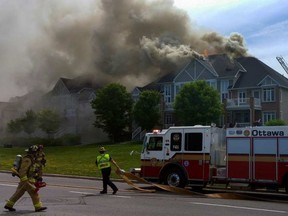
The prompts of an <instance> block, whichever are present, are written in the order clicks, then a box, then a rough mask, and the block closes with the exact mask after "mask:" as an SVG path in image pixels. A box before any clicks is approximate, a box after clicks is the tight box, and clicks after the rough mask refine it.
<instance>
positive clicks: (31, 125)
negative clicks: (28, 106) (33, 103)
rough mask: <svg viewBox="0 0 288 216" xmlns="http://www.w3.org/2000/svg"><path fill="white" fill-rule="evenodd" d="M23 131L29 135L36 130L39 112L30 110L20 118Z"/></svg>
mask: <svg viewBox="0 0 288 216" xmlns="http://www.w3.org/2000/svg"><path fill="white" fill-rule="evenodd" d="M20 121H21V124H22V127H23V131H24V132H25V133H27V134H28V135H29V136H30V135H31V134H32V133H34V132H35V130H36V129H37V126H38V119H37V114H36V113H35V112H34V111H33V110H28V111H26V113H25V116H24V117H23V118H21V119H20Z"/></svg>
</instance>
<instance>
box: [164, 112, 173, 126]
mask: <svg viewBox="0 0 288 216" xmlns="http://www.w3.org/2000/svg"><path fill="white" fill-rule="evenodd" d="M164 124H168V125H171V124H173V118H172V115H171V114H166V115H165V120H164Z"/></svg>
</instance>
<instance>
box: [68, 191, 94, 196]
mask: <svg viewBox="0 0 288 216" xmlns="http://www.w3.org/2000/svg"><path fill="white" fill-rule="evenodd" d="M69 192H70V193H77V194H85V195H94V194H93V193H87V192H82V191H69Z"/></svg>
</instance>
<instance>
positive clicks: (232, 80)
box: [132, 54, 288, 130]
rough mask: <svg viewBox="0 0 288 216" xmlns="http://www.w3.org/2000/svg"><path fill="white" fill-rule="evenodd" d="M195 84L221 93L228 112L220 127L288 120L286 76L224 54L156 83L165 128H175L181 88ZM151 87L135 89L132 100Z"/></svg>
mask: <svg viewBox="0 0 288 216" xmlns="http://www.w3.org/2000/svg"><path fill="white" fill-rule="evenodd" d="M196 80H205V81H206V82H207V83H208V84H209V85H210V86H212V87H213V88H215V89H217V90H218V91H219V94H220V100H221V102H222V103H223V107H224V110H225V114H224V115H223V117H222V118H221V119H220V120H219V126H225V127H229V126H249V125H255V124H263V123H265V122H266V121H269V120H272V119H283V120H288V110H287V108H286V107H287V105H288V79H287V78H286V77H285V76H283V75H281V74H279V73H278V72H277V71H275V70H273V69H272V68H270V67H269V66H268V65H266V64H264V63H263V62H261V61H260V60H259V59H257V58H255V57H241V58H237V59H230V58H229V57H228V56H227V55H225V54H220V55H219V54H218V55H210V56H208V57H206V58H203V59H200V58H199V59H198V58H195V59H192V60H191V61H190V62H189V63H188V64H186V65H185V66H184V67H183V68H181V69H180V70H178V71H174V72H171V73H169V74H167V75H165V76H164V77H162V78H160V79H159V80H157V81H155V82H153V85H152V86H153V89H157V90H158V91H159V92H161V94H162V95H163V106H161V107H162V113H163V119H162V122H163V128H168V127H169V126H171V125H174V124H175V117H174V114H173V102H174V100H175V96H176V95H177V93H178V92H179V90H180V89H181V87H182V86H183V85H184V84H185V83H188V82H193V81H196ZM150 86H151V84H149V85H147V86H144V87H141V88H139V87H136V88H135V89H134V90H133V92H132V95H133V98H134V99H137V96H139V94H140V93H141V91H143V90H145V89H151V88H150ZM155 86H156V87H155ZM138 130H139V129H138Z"/></svg>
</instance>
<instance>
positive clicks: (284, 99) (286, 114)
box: [279, 88, 288, 121]
mask: <svg viewBox="0 0 288 216" xmlns="http://www.w3.org/2000/svg"><path fill="white" fill-rule="evenodd" d="M280 95H281V96H280V103H279V107H280V114H279V117H280V119H283V120H285V121H288V109H287V107H288V89H286V88H285V89H284V88H281V89H280Z"/></svg>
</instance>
